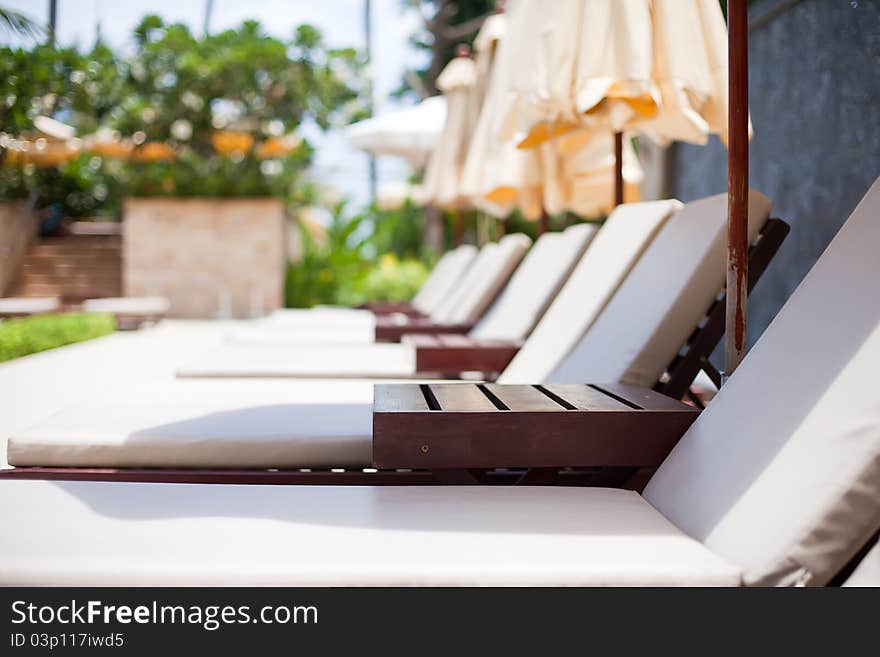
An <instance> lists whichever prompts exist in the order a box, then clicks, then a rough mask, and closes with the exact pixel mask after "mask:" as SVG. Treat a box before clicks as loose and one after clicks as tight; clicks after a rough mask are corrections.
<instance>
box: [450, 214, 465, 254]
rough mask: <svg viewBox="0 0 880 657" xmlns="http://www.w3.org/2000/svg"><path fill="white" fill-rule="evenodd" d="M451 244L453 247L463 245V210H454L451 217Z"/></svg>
mask: <svg viewBox="0 0 880 657" xmlns="http://www.w3.org/2000/svg"><path fill="white" fill-rule="evenodd" d="M452 243H453V244H454V245H455V246H461V245H462V244H464V210H456V211H455V214H454V215H453V217H452Z"/></svg>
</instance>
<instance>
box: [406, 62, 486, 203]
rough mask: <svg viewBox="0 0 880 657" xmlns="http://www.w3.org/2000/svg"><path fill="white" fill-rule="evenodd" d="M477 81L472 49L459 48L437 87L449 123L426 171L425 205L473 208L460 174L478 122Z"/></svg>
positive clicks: (446, 122) (422, 192) (422, 195)
mask: <svg viewBox="0 0 880 657" xmlns="http://www.w3.org/2000/svg"><path fill="white" fill-rule="evenodd" d="M476 79H477V69H476V66H475V64H474V61H473V59H472V58H471V56H470V49H469V48H467V47H466V46H459V48H458V52H457V53H456V56H455V58H454V59H453V60H452V61H451V62H449V64H447V65H446V68H444V69H443V71H442V72H441V73H440V75H439V76H438V78H437V88H438V89H439V90H440V91H442V92H443V96H444V97H445V98H446V121H445V122H444V124H443V132H442V133H441V135H440V141H439V143H438V144H437V147H436V148H435V149H434V152H433V153H432V154H431V157H430V159H429V160H428V166H427V168H426V170H425V180H424V183H423V184H422V190H421V195H420V200H421V202H423V203H424V204H426V205H433V206H435V207H438V208H441V209H444V210H455V211H460V210H464V209H466V208H468V207H469V206H470V203H469V202H468V198H467V196H465V195H464V194H463V193H462V190H461V173H462V170H463V168H464V160H465V157H466V156H467V147H468V142H469V141H470V138H471V135H472V133H473V127H474V125H475V121H476V116H475V115H474V105H475V104H474V102H473V101H472V97H471V92H472V90H473V88H474V85H475V84H476Z"/></svg>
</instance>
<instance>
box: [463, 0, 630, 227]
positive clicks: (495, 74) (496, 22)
mask: <svg viewBox="0 0 880 657" xmlns="http://www.w3.org/2000/svg"><path fill="white" fill-rule="evenodd" d="M540 5H541V3H536V4H535V3H531V2H523V1H522V0H520V1H519V2H511V3H508V10H507V13H506V14H503V15H501V14H496V15H495V16H493V17H492V24H491V25H488V26H484V31H485V30H490V34H491V37H492V39H494V42H495V43H497V44H498V45H497V48H495V49H494V50H493V51H492V54H491V55H490V56H487V54H486V51H485V50H483V49H481V48H480V44H481V39H480V36H478V38H477V42H476V44H477V49H478V50H477V60H478V62H480V64H481V65H482V64H483V63H484V62H489V63H488V64H487V65H488V66H489V67H490V69H491V71H490V73H489V74H488V76H489V84H488V90H487V93H486V99H485V102H484V103H483V107H482V110H481V112H480V115H479V120H478V123H477V127H476V129H475V132H474V135H473V138H472V139H471V147H470V150H469V152H468V157H467V161H466V163H465V168H464V174H463V176H462V188H463V190H464V192H465V193H466V194H467V195H468V196H469V197H470V198H471V199H473V203H474V205H475V206H477V207H479V208H480V209H482V210H485V211H486V212H489V213H490V214H493V215H495V216H504V215H506V214H508V213H509V212H511V211H512V210H514V209H519V210H520V211H521V212H522V213H523V214H524V215H525V216H526V217H527V218H530V219H536V218H538V217H539V216H541V213H542V211H546V212H548V213H550V214H556V213H559V212H563V211H566V210H569V211H572V212H575V213H577V214H580V215H582V216H595V215H597V214H600V213H603V212H607V211H608V210H610V209H611V208H610V207H609V206H610V199H611V193H610V190H611V189H612V188H613V184H614V155H613V152H614V151H613V141H612V140H611V138H610V136H607V138H600V139H597V140H595V141H589V140H587V139H582V140H580V141H579V142H575V141H574V140H572V141H571V142H567V143H562V142H559V143H555V142H554V143H547V144H543V145H542V146H541V147H540V148H538V149H535V150H523V149H519V148H517V146H516V143H515V142H514V141H513V140H512V139H511V138H510V137H511V135H510V134H509V132H510V131H509V130H508V129H507V128H506V127H505V125H504V123H505V119H506V118H507V117H508V116H509V108H510V103H511V102H512V100H511V98H512V97H511V94H510V91H509V89H510V88H511V87H512V86H513V84H514V81H515V80H516V79H517V77H518V76H519V74H520V70H521V69H522V68H523V67H526V66H528V63H529V61H530V59H533V58H530V57H528V56H526V55H527V53H526V52H525V51H524V49H523V48H522V46H521V44H522V43H523V40H524V39H526V38H529V35H530V34H531V33H532V32H534V30H535V26H536V25H539V24H540V20H539V18H540V17H539V16H538V14H540V13H541V12H540V8H541V6H540ZM536 8H537V11H536ZM545 9H547V10H548V11H550V13H554V11H553V10H550V8H549V7H546V8H545ZM554 10H555V6H554ZM481 36H482V32H481ZM486 41H488V39H486ZM505 137H506V138H505ZM625 162H626V166H625V172H624V175H625V179H626V181H627V182H628V183H630V188H629V190H628V191H629V197H628V199H627V200H638V190H637V188H636V187H635V184H637V183H638V182H639V181H640V180H641V177H642V172H641V168H640V167H639V164H638V159H637V157H636V155H635V151H634V150H633V149H632V147H631V145H630V144H629V143H628V142H627V144H626V148H625Z"/></svg>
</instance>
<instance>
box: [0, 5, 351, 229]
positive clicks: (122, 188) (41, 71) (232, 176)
mask: <svg viewBox="0 0 880 657" xmlns="http://www.w3.org/2000/svg"><path fill="white" fill-rule="evenodd" d="M134 44H135V45H134V50H133V52H132V53H131V54H130V55H127V56H125V57H123V56H121V55H119V54H118V53H115V52H114V51H112V50H111V49H110V48H108V47H107V46H106V45H104V44H102V43H98V44H96V45H95V47H94V48H93V49H92V50H91V51H90V52H87V53H80V52H79V51H77V50H76V49H74V48H61V49H54V48H50V47H48V46H45V45H37V46H35V47H33V48H31V49H29V50H25V49H21V48H17V49H12V48H9V47H2V48H0V99H2V100H0V132H5V133H7V134H10V135H18V134H21V133H23V132H27V131H30V130H32V129H33V120H34V118H35V117H36V116H38V115H48V116H55V117H57V118H59V119H61V120H64V121H65V122H68V123H71V124H72V125H74V126H75V127H76V128H77V130H78V133H79V134H81V135H83V134H90V133H93V132H94V131H96V130H97V129H99V128H106V129H111V130H118V131H119V132H120V133H121V134H122V135H123V136H126V137H128V136H132V135H137V138H138V139H137V141H147V142H150V141H159V142H164V143H168V144H171V145H172V146H174V148H175V150H176V152H177V153H178V158H177V159H176V161H173V162H137V161H120V160H114V159H111V158H103V157H92V156H87V155H84V156H82V157H80V158H79V159H77V160H73V161H70V162H67V163H65V164H62V165H60V166H58V167H56V168H52V169H41V168H35V167H33V166H30V165H28V166H26V167H25V168H20V169H13V168H11V167H5V168H4V169H3V170H2V172H0V178H2V180H0V200H3V199H6V198H20V197H22V196H26V195H27V193H28V192H29V191H30V190H31V189H37V190H38V191H39V201H38V205H40V206H46V205H50V204H60V205H61V206H62V211H63V214H65V215H67V216H72V217H77V216H83V215H88V214H95V213H99V214H110V215H116V216H118V213H119V211H120V207H121V199H122V197H123V196H125V195H139V196H156V195H159V196H181V197H185V196H226V197H230V196H266V195H272V196H279V197H282V198H285V199H287V200H288V201H294V200H295V197H296V196H297V194H298V193H299V192H298V188H299V187H301V186H303V185H304V183H303V181H302V174H303V172H304V170H305V168H306V167H307V166H308V164H309V161H310V159H311V156H312V148H311V146H310V145H309V144H308V143H306V142H302V143H301V145H300V146H299V147H298V148H296V149H295V150H293V151H292V152H288V153H282V154H277V155H275V156H273V157H271V158H270V159H260V158H258V157H257V153H255V152H254V150H253V149H251V148H250V147H248V148H245V149H244V150H243V151H240V152H239V151H234V152H231V153H230V152H226V153H218V152H217V151H216V150H215V146H214V144H213V143H212V139H213V137H214V135H215V133H216V132H217V131H218V130H230V131H235V132H241V133H246V134H247V135H250V137H252V138H253V141H254V143H257V144H258V143H260V142H262V141H264V140H266V139H271V138H275V137H280V136H282V135H287V134H290V133H292V132H293V131H295V130H296V129H297V128H299V127H300V126H301V124H303V123H304V122H306V123H311V124H314V125H317V126H319V127H321V128H324V129H326V128H327V127H329V126H330V125H332V124H336V123H345V122H348V121H351V120H355V119H358V118H362V117H363V116H364V115H365V113H366V112H365V106H364V104H363V103H362V102H361V98H362V91H363V90H364V86H365V83H364V81H363V76H361V75H360V72H361V68H362V62H361V60H360V57H359V55H358V53H357V52H355V51H354V50H352V49H333V48H329V47H327V46H326V44H325V43H324V41H323V37H322V35H321V33H320V31H319V30H317V29H315V28H314V27H312V26H309V25H301V26H299V27H298V28H296V29H295V30H294V32H293V33H292V34H291V36H290V38H288V39H277V38H274V37H271V36H268V35H267V34H265V32H264V31H263V29H262V28H261V26H260V24H259V23H257V22H255V21H247V22H245V23H243V24H242V25H241V26H240V27H239V28H237V29H234V30H226V31H223V32H219V33H216V34H211V35H208V36H201V37H200V36H195V35H193V34H192V33H191V32H190V31H189V29H188V28H187V27H186V26H184V25H181V24H171V25H167V24H165V23H164V22H163V21H162V19H161V18H159V17H158V16H146V17H144V18H143V19H142V20H141V22H140V23H139V24H138V26H137V27H136V28H135V30H134ZM2 158H3V151H2V149H0V165H2Z"/></svg>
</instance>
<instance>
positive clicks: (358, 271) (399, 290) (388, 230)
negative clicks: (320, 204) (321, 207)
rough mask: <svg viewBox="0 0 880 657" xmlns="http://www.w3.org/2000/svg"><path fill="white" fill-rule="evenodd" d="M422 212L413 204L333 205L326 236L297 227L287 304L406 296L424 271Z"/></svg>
mask: <svg viewBox="0 0 880 657" xmlns="http://www.w3.org/2000/svg"><path fill="white" fill-rule="evenodd" d="M422 221H423V213H422V211H421V210H419V209H418V208H416V207H414V206H412V205H405V206H404V207H403V208H401V209H399V210H380V209H377V208H375V207H371V208H368V209H367V210H365V211H363V212H361V213H359V214H356V215H354V216H348V215H347V214H346V212H345V204H344V203H339V204H337V205H336V206H335V207H334V208H333V212H332V217H331V221H330V224H329V226H328V228H327V233H326V235H325V236H324V239H323V240H321V241H320V243H319V242H318V241H316V240H315V239H313V238H312V237H311V235H310V233H309V232H308V231H307V230H306V229H305V228H303V227H302V226H301V227H300V235H301V239H302V244H303V255H302V258H301V259H300V261H298V262H295V263H291V264H290V265H289V266H288V268H287V279H286V305H287V306H288V307H294V308H308V307H310V306H314V305H318V304H334V305H337V304H338V305H347V306H351V305H358V304H361V303H366V302H368V301H404V300H406V299H409V298H410V297H411V296H412V295H413V294H415V293H416V291H417V290H418V289H419V288H420V287H421V284H422V282H423V281H424V279H425V277H426V276H427V267H426V265H425V261H427V260H430V259H431V258H430V255H429V254H427V253H424V252H423V248H422V236H421V229H422Z"/></svg>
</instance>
